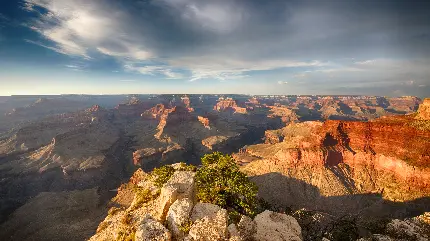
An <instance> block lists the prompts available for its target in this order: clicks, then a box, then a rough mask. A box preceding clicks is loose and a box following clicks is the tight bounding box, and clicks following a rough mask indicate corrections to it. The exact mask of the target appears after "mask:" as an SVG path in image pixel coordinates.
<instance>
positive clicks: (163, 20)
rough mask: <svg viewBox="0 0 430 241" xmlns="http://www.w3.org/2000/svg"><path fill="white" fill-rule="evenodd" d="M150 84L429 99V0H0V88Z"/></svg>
mask: <svg viewBox="0 0 430 241" xmlns="http://www.w3.org/2000/svg"><path fill="white" fill-rule="evenodd" d="M145 93H154V94H158V93H190V94H193V93H208V94H210V93H213V94H219V93H240V94H292V95H293V94H302V95H304V94H322V95H327V94H333V95H337V94H341V95H348V94H360V95H386V96H402V95H414V96H419V97H426V96H430V1H420V0H416V1H412V0H409V1H395V0H391V1H386V0H376V1H375V0H357V1H355V0H354V1H353V0H324V1H321V0H265V1H262V0H122V1H118V0H91V1H89V0H2V1H0V95H16V94H21V95H22V94H145Z"/></svg>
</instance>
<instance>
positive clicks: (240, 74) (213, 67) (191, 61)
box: [169, 56, 326, 81]
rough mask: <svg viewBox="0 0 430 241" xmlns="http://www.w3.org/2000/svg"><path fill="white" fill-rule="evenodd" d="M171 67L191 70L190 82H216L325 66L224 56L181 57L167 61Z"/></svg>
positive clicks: (318, 63) (313, 62)
mask: <svg viewBox="0 0 430 241" xmlns="http://www.w3.org/2000/svg"><path fill="white" fill-rule="evenodd" d="M169 64H170V65H172V66H178V67H179V66H180V67H185V68H187V69H191V70H192V76H191V80H190V81H195V80H199V79H207V78H213V79H218V80H229V79H241V78H245V77H247V76H248V75H247V72H250V71H262V70H273V69H279V68H292V67H317V66H325V65H326V63H322V62H320V61H310V62H303V61H291V60H282V59H281V60H270V59H268V60H240V59H234V58H226V57H225V56H222V57H216V56H200V57H183V58H177V59H171V60H169Z"/></svg>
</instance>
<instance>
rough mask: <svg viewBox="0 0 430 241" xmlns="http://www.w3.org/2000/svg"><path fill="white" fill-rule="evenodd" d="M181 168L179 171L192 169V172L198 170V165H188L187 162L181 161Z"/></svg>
mask: <svg viewBox="0 0 430 241" xmlns="http://www.w3.org/2000/svg"><path fill="white" fill-rule="evenodd" d="M179 165H180V166H179V168H178V171H191V172H195V171H196V170H197V167H196V166H193V165H191V164H190V165H187V164H186V163H185V162H180V163H179Z"/></svg>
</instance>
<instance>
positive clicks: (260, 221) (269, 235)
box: [254, 210, 302, 241]
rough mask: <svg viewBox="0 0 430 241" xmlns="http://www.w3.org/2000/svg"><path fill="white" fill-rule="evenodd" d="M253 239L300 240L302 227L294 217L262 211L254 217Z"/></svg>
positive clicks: (271, 240) (273, 240)
mask: <svg viewBox="0 0 430 241" xmlns="http://www.w3.org/2000/svg"><path fill="white" fill-rule="evenodd" d="M255 223H256V224H257V233H256V234H255V236H254V237H255V239H257V240H267V241H282V240H297V241H299V240H302V237H301V236H302V235H301V232H302V229H301V228H300V226H299V223H297V221H296V219H294V218H293V217H291V216H288V215H286V214H281V213H274V212H271V211H267V210H266V211H264V212H263V213H260V214H258V215H257V216H256V217H255Z"/></svg>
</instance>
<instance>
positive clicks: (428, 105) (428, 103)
mask: <svg viewBox="0 0 430 241" xmlns="http://www.w3.org/2000/svg"><path fill="white" fill-rule="evenodd" d="M416 119H420V120H430V98H427V99H424V101H423V103H422V104H421V105H420V107H419V108H418V112H417V116H416Z"/></svg>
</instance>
